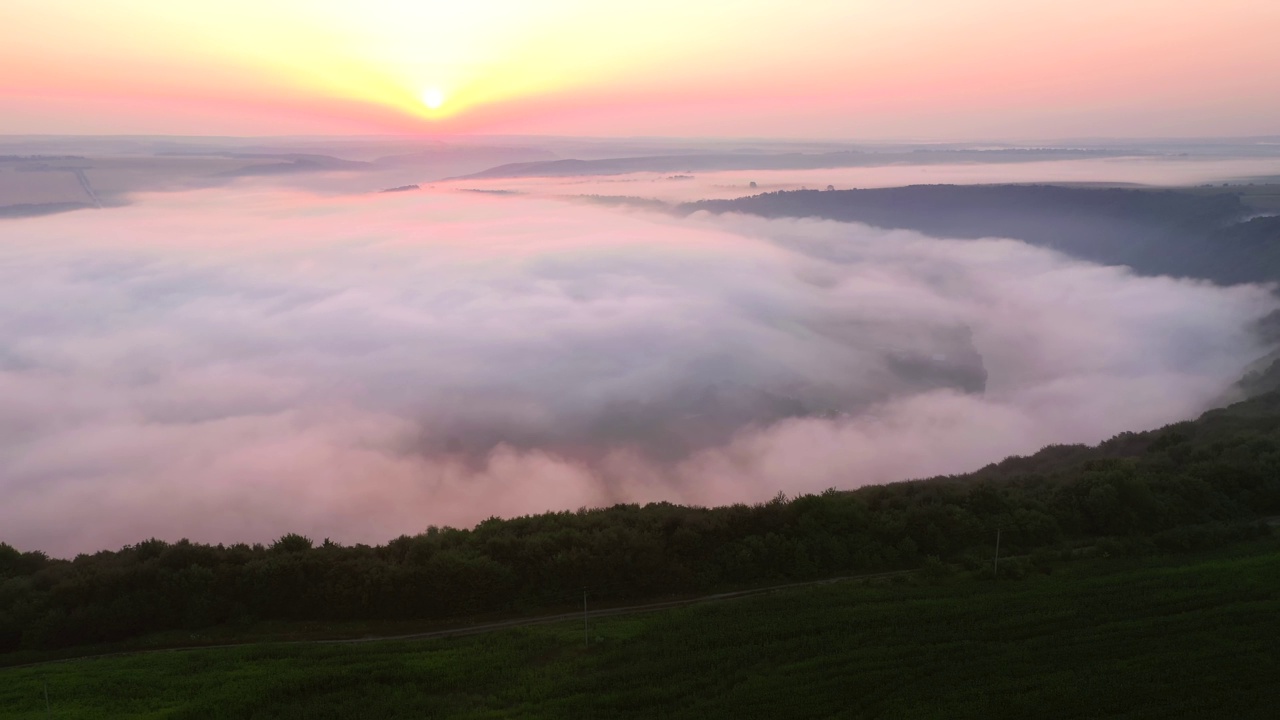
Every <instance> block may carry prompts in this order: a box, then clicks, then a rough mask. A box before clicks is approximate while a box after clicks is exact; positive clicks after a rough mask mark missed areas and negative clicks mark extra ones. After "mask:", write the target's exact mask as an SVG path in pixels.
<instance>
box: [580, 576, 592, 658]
mask: <svg viewBox="0 0 1280 720" xmlns="http://www.w3.org/2000/svg"><path fill="white" fill-rule="evenodd" d="M590 645H591V641H590V640H588V639H587V589H586V588H582V646H583V647H588V646H590Z"/></svg>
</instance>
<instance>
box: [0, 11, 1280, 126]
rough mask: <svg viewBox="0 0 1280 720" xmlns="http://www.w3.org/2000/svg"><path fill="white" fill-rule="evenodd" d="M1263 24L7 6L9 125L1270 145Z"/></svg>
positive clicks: (858, 14)
mask: <svg viewBox="0 0 1280 720" xmlns="http://www.w3.org/2000/svg"><path fill="white" fill-rule="evenodd" d="M1277 28H1280V2H1277V1H1276V0H1212V1H1210V0H1076V1H1075V2H1070V3H1067V2H1051V1H1050V0H1043V1H1041V0H899V1H897V2H892V3H891V2H886V1H885V0H841V1H832V0H806V1H805V2H794V1H792V2H779V1H774V0H754V1H753V0H646V1H645V2H630V1H625V2H624V1H622V0H619V2H599V0H469V2H466V3H462V2H456V0H454V1H450V2H438V1H435V0H359V1H355V0H350V1H346V0H272V1H271V2H267V1H266V0H218V1H216V2H210V1H206V0H184V1H183V2H174V1H173V0H166V1H163V2H161V1H158V0H157V1H152V0H94V2H84V0H5V1H4V3H2V4H0V39H2V40H3V42H0V133H7V134H27V133H77V134H79V133H85V134H91V133H106V134H121V133H141V134H151V133H156V134H158V133H168V134H244V135H279V134H299V133H321V134H341V133H427V134H437V133H454V132H484V133H550V134H560V135H685V136H689V135H697V136H772V137H823V138H868V139H874V138H916V139H980V138H1052V137H1066V136H1103V135H1110V136H1185V135H1262V134H1280V90H1277V88H1280V41H1277V40H1276V37H1275V33H1276V30H1277ZM428 95H433V96H434V98H433V99H432V102H430V103H427V102H425V101H424V98H426V97H427V96H428ZM441 99H442V100H443V102H442V104H439V107H437V108H434V109H433V108H431V107H429V106H428V105H435V104H437V103H440V101H441Z"/></svg>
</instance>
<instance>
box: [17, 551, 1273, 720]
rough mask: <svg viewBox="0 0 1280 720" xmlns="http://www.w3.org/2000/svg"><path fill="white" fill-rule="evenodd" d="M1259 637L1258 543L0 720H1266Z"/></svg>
mask: <svg viewBox="0 0 1280 720" xmlns="http://www.w3.org/2000/svg"><path fill="white" fill-rule="evenodd" d="M1278 631H1280V544H1278V543H1277V542H1276V541H1274V540H1272V541H1267V542H1265V543H1260V544H1250V545H1243V546H1238V547H1235V548H1232V549H1228V550H1223V551H1219V552H1217V553H1214V554H1211V555H1199V556H1182V557H1162V558H1145V559H1136V558H1114V559H1104V560H1088V561H1077V562H1073V563H1068V564H1064V565H1059V566H1056V567H1055V568H1054V569H1053V572H1052V574H1048V575H1044V574H1033V575H1031V576H1028V577H1027V578H1025V579H1023V580H1019V581H1012V580H1010V581H1001V582H991V581H981V580H973V579H968V578H967V577H959V576H957V577H953V578H950V579H947V580H943V581H941V582H940V584H929V583H924V582H918V581H913V582H909V583H902V582H887V581H884V582H877V583H863V582H859V581H851V582H843V583H837V584H833V585H826V586H820V587H812V588H805V589H799V590H790V591H782V592H777V593H773V594H770V595H765V596H757V597H753V598H749V599H741V600H732V601H727V602H720V603H712V604H704V605H697V606H693V607H687V608H682V609H678V610H670V611H663V612H657V613H652V614H647V615H639V616H631V617H622V618H614V619H600V620H595V621H593V624H592V627H591V636H592V646H591V647H590V648H589V649H586V648H584V647H583V628H582V626H581V625H580V624H574V623H566V624H561V625H550V626H539V627H531V628H524V629H518V630H508V631H503V632H497V633H492V634H488V635H482V636H473V637H466V638H454V639H445V640H434V641H419V642H409V641H404V642H376V643H368V644H358V645H276V646H260V647H251V648H230V649H205V650H194V651H182V652H165V653H152V654H143V655H132V656H120V657H110V658H102V659H95V660H80V661H72V662H65V663H56V664H50V665H44V666H38V667H30V668H15V669H0V716H3V717H30V718H43V717H55V718H101V717H153V718H391V717H404V718H431V717H449V718H454V717H457V718H507V717H519V718H717V717H724V718H787V717H796V718H837V717H880V718H969V717H972V718H991V717H1036V718H1060V717H1061V718H1066V717H1071V718H1086V717H1087V718H1096V717H1125V718H1172V717H1185V718H1206V717H1223V718H1246V717H1276V716H1277V713H1278V712H1280V710H1278V708H1280V684H1278V683H1277V682H1276V680H1277V678H1280V633H1278ZM46 686H47V688H48V696H49V707H48V710H47V711H46V705H45V688H46Z"/></svg>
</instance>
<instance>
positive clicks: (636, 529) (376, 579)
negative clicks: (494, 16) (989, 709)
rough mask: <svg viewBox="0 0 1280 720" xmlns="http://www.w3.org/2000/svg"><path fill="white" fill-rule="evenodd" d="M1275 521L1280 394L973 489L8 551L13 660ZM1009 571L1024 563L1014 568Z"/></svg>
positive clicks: (1160, 541) (1210, 533)
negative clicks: (164, 638) (261, 628)
mask: <svg viewBox="0 0 1280 720" xmlns="http://www.w3.org/2000/svg"><path fill="white" fill-rule="evenodd" d="M1278 513H1280V394H1277V393H1272V394H1268V395H1264V396H1261V397H1258V398H1255V399H1252V400H1249V401H1246V402H1243V403H1239V404H1236V405H1233V406H1231V407H1229V408H1226V409H1222V410H1215V411H1211V412H1209V413H1206V414H1205V415H1204V416H1202V417H1201V418H1199V419H1198V420H1195V421H1191V422H1183V423H1178V424H1175V425H1170V426H1167V427H1165V428H1162V429H1159V430H1155V431H1151V432H1144V433H1123V434H1121V435H1119V436H1116V437H1114V438H1112V439H1111V440H1108V441H1106V442H1104V443H1102V444H1100V445H1098V446H1096V447H1086V446H1050V447H1047V448H1045V449H1043V450H1041V451H1040V452H1038V453H1036V454H1035V455H1032V456H1030V457H1015V458H1010V459H1007V460H1005V461H1003V462H1001V463H998V464H995V465H991V466H988V467H986V468H984V469H982V470H979V471H978V472H975V473H972V474H969V475H962V476H950V477H937V478H932V479H927V480H917V481H912V482H902V483H895V484H890V485H884V486H869V487H864V488H860V489H857V490H853V491H837V490H830V491H827V492H825V493H823V494H821V495H811V496H803V497H798V498H794V499H790V500H788V499H786V498H784V497H782V496H779V497H778V498H776V499H775V500H773V501H771V502H768V503H763V504H759V505H734V506H730V507H718V508H696V507H680V506H676V505H671V504H667V503H658V504H651V505H646V506H643V507H641V506H637V505H617V506H614V507H610V508H605V509H597V510H582V511H578V512H560V513H548V514H543V515H535V516H528V517H519V518H513V519H509V520H502V519H497V518H493V519H490V520H487V521H485V522H482V523H480V524H479V525H477V526H476V527H474V528H471V529H455V528H434V527H433V528H430V529H428V530H427V531H426V532H424V533H422V534H420V535H416V536H412V537H410V536H402V537H399V538H396V539H395V540H392V541H391V542H388V543H387V544H386V545H382V546H377V547H369V546H364V545H357V546H354V547H346V546H341V545H338V544H335V543H332V542H329V541H322V542H319V543H316V542H313V541H312V540H310V539H308V538H305V537H302V536H299V535H285V536H284V537H281V538H280V539H279V540H277V541H276V542H274V543H272V544H271V545H269V546H264V545H244V544H240V545H230V546H226V545H217V546H210V545H204V544H199V543H192V542H188V541H186V540H183V541H179V542H176V543H167V542H164V541H161V540H154V539H153V540H147V541H145V542H140V543H138V544H137V545H133V546H128V547H125V548H123V549H121V550H118V551H114V552H112V551H103V552H99V553H96V554H93V555H81V556H79V557H77V558H75V559H74V560H59V559H52V558H48V557H46V556H45V555H43V554H41V553H38V552H20V551H19V550H18V549H15V548H13V547H10V546H8V545H4V544H0V651H15V650H20V649H47V648H57V647H69V646H75V645H82V644H90V643H104V642H112V641H120V640H125V639H128V638H133V637H138V636H142V635H146V634H150V633H155V632H160V631H166V630H177V629H181V630H197V629H201V628H210V627H215V626H226V625H233V626H234V625H242V624H247V623H252V622H257V621H264V620H279V621H344V620H397V619H417V620H432V619H446V618H450V617H456V616H459V615H463V614H466V615H472V614H477V613H485V612H522V611H530V610H534V609H537V608H540V607H552V606H558V605H563V604H566V603H569V602H573V601H574V598H576V597H579V596H580V593H581V591H582V589H583V588H587V590H588V592H589V593H590V594H591V596H592V597H593V598H596V599H597V600H613V601H632V600H641V599H646V598H657V597H662V596H670V595H677V594H690V593H697V592H702V591H707V590H712V589H718V588H728V587H741V586H749V585H755V584H766V583H777V582H783V581H789V580H802V579H811V578H820V577H826V576H837V575H848V574H856V573H864V572H873V571H880V570H893V569H904V568H913V567H920V566H921V565H922V564H927V563H938V562H941V563H963V564H967V565H968V566H970V567H973V568H978V567H981V566H983V565H985V563H986V562H987V559H988V558H990V557H991V554H992V550H993V544H994V540H995V536H996V531H997V528H1000V529H1001V543H1002V545H1001V553H1002V554H1007V555H1028V554H1031V555H1034V554H1035V553H1037V552H1050V553H1052V552H1057V551H1064V550H1069V549H1070V547H1072V546H1082V545H1097V546H1098V547H1103V548H1107V549H1108V550H1107V551H1108V552H1111V551H1116V552H1119V551H1124V550H1126V549H1127V550H1129V551H1141V550H1143V549H1161V550H1167V551H1177V550H1190V549H1197V548H1202V547H1207V546H1212V545H1215V544H1218V543H1221V542H1225V541H1228V540H1233V539H1237V538H1243V537H1252V536H1255V535H1257V534H1259V533H1266V532H1267V525H1266V524H1265V523H1262V522H1260V519H1262V518H1265V517H1267V516H1269V515H1274V514H1278ZM1012 567H1013V568H1014V569H1013V570H1012V571H1013V572H1017V571H1018V570H1017V569H1016V568H1017V567H1019V566H1018V563H1014V564H1013V566H1012Z"/></svg>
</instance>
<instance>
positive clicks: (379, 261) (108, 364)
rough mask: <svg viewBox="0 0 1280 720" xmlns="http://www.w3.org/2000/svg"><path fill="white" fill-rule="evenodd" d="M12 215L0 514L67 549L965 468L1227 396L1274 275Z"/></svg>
mask: <svg viewBox="0 0 1280 720" xmlns="http://www.w3.org/2000/svg"><path fill="white" fill-rule="evenodd" d="M0 238H2V239H3V242H0V308H4V309H3V311H0V335H2V336H3V337H4V338H5V342H4V343H3V345H0V397H4V398H5V402H4V403H3V404H0V494H2V495H3V497H4V498H5V502H4V503H0V527H3V528H4V534H5V538H4V539H5V541H7V542H10V543H13V544H16V545H17V546H19V547H23V548H37V549H44V550H48V551H52V552H55V553H70V552H76V551H87V550H94V549H99V548H102V547H112V546H119V545H123V544H125V543H131V542H135V541H138V540H140V539H143V538H145V537H148V536H151V535H155V536H159V537H164V538H169V539H176V538H179V537H191V538H194V539H200V540H206V541H227V542H231V541H246V540H248V541H253V540H268V539H271V538H273V537H277V536H279V535H280V534H281V533H283V532H286V531H290V530H294V531H299V532H304V533H308V534H310V535H312V536H314V537H317V538H321V537H326V536H328V537H333V538H334V539H338V540H342V541H346V542H351V541H382V540H385V539H387V538H389V537H394V536H395V535H398V534H400V533H404V532H418V531H421V530H423V529H424V528H425V527H426V526H427V525H429V524H433V523H434V524H446V523H447V524H455V525H456V524H469V523H472V522H476V521H478V520H481V519H483V518H485V517H487V516H490V515H495V514H497V515H514V514H521V513H528V512H538V511H543V510H561V509H570V508H576V507H580V506H583V505H588V506H595V505H603V504H609V503H613V502H622V501H650V500H670V501H676V502H691V503H725V502H734V501H759V500H764V499H767V498H769V497H771V496H772V495H774V494H775V493H777V492H778V491H779V490H782V491H785V492H787V493H792V494H794V493H799V492H810V491H821V490H823V489H825V488H827V487H833V486H834V487H842V488H850V487H856V486H859V485H863V484H867V483H874V482H885V481H890V480H896V479H903V478H907V477H913V476H920V475H928V474H934V473H945V472H958V471H964V470H970V469H973V468H975V467H977V466H979V465H981V464H983V463H986V462H989V461H994V460H998V459H1000V458H1002V457H1004V456H1005V455H1007V454H1010V453H1015V452H1030V451H1033V450H1035V449H1036V448H1038V447H1040V446H1041V445H1043V444H1045V443H1048V442H1092V441H1098V440H1101V439H1103V438H1105V437H1107V436H1109V435H1111V434H1113V433H1116V432H1120V431H1124V430H1135V429H1142V428H1147V427H1153V426H1157V425H1160V424H1163V423H1166V422H1171V421H1175V420H1180V419H1184V418H1186V417H1188V416H1191V415H1194V414H1195V413H1196V412H1198V411H1199V410H1202V409H1204V408H1207V407H1209V406H1210V405H1212V404H1213V403H1215V402H1218V401H1220V400H1221V399H1222V398H1223V397H1224V393H1226V392H1227V391H1228V388H1229V386H1230V385H1231V383H1232V382H1233V381H1234V380H1235V379H1236V378H1237V377H1238V376H1239V374H1240V372H1241V370H1242V368H1243V366H1244V365H1245V364H1247V363H1248V362H1249V361H1250V360H1252V359H1254V358H1255V357H1257V356H1258V355H1259V354H1260V353H1261V352H1263V348H1260V347H1257V346H1256V345H1255V341H1254V339H1252V336H1251V335H1250V333H1249V332H1247V328H1248V326H1249V325H1250V324H1251V323H1252V322H1253V321H1254V320H1256V319H1257V318H1259V317H1261V316H1262V315H1264V314H1266V313H1268V312H1270V311H1271V310H1273V309H1275V306H1276V301H1275V299H1274V298H1273V297H1272V296H1271V295H1270V293H1269V292H1268V291H1267V290H1266V289H1263V288H1258V287H1251V286H1241V287H1234V288H1218V287H1214V286H1211V285H1207V284H1204V283H1198V282H1191V281H1178V280H1172V279H1168V278H1138V277H1134V276H1132V275H1131V274H1129V273H1128V272H1127V271H1126V270H1124V269H1120V268H1103V267H1098V266H1093V265H1089V264H1086V263H1081V262H1077V261H1073V260H1070V259H1068V258H1065V257H1062V256H1060V255H1056V254H1054V253H1052V252H1048V251H1045V250H1039V249H1035V248H1032V247H1029V246H1027V245H1024V244H1022V243H1019V242H1016V241H1012V240H999V239H993V240H984V241H964V242H957V241H947V240H939V239H932V238H927V237H923V236H920V235H916V234H913V233H907V232H889V231H883V230H877V229H872V228H868V227H865V226H860V225H848V224H840V223H830V222H817V221H764V220H759V219H751V218H745V217H733V216H729V217H707V216H694V217H692V218H689V219H687V220H676V219H673V218H668V217H665V216H658V215H647V214H639V213H629V212H619V211H613V210H607V209H602V208H597V207H592V206H584V205H579V204H573V203H564V202H555V201H551V200H537V199H526V198H512V197H498V198H494V197H485V196H478V195H474V194H466V193H449V192H441V193H402V194H393V195H373V196H363V197H347V198H333V197H330V198H323V199H321V198H316V197H314V196H311V195H308V194H304V193H295V192H287V191H280V190H274V189H263V188H261V187H258V186H255V185H236V186H233V187H231V188H224V189H219V190H208V191H200V192H189V193H172V194H158V195H150V196H143V197H141V198H139V199H138V202H137V203H136V204H134V205H131V206H128V207H123V208H116V209H112V210H108V211H85V212H75V213H66V214H63V215H57V216H51V217H45V218H34V219H27V220H11V221H6V222H5V224H4V225H3V226H0Z"/></svg>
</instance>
